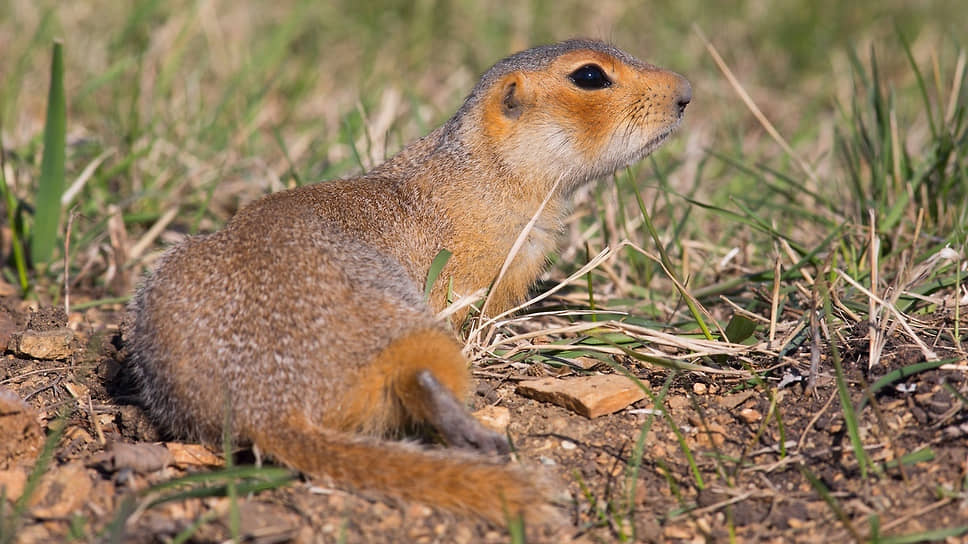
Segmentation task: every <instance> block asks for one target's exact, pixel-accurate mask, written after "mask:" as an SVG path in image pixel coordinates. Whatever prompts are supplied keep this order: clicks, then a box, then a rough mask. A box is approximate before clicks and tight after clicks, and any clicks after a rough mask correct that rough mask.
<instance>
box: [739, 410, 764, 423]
mask: <svg viewBox="0 0 968 544" xmlns="http://www.w3.org/2000/svg"><path fill="white" fill-rule="evenodd" d="M739 417H741V418H743V421H745V422H747V423H756V422H757V421H760V420H761V419H763V414H761V413H759V412H758V411H756V410H754V409H752V408H743V409H742V410H740V412H739Z"/></svg>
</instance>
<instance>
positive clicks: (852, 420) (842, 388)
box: [818, 281, 871, 478]
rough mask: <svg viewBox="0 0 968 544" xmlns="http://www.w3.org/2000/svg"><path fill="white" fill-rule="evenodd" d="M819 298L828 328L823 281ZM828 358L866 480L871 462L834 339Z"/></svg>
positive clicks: (829, 313)
mask: <svg viewBox="0 0 968 544" xmlns="http://www.w3.org/2000/svg"><path fill="white" fill-rule="evenodd" d="M818 285H819V288H820V296H821V297H822V299H823V313H824V319H825V320H826V322H827V325H828V327H829V326H832V325H831V324H832V323H833V310H832V309H831V306H832V305H831V302H830V291H829V289H830V286H829V285H828V284H827V283H826V282H823V281H819V282H818ZM829 345H830V358H831V359H832V360H833V363H834V373H835V376H836V380H837V395H838V396H839V397H840V408H841V410H842V411H843V414H844V424H845V425H846V426H847V435H848V436H849V437H850V445H851V447H852V448H853V450H854V456H855V457H856V458H857V466H858V468H859V469H860V476H861V478H867V470H868V468H869V467H870V466H871V461H870V459H869V458H868V457H867V452H866V451H865V450H864V442H863V440H862V439H861V437H860V426H859V425H858V424H857V412H855V411H854V405H853V403H851V400H850V390H849V388H848V385H847V376H846V375H845V374H844V366H843V364H842V362H841V358H840V349H839V348H838V347H837V342H836V339H835V338H830V340H829Z"/></svg>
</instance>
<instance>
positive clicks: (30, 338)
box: [11, 327, 74, 359]
mask: <svg viewBox="0 0 968 544" xmlns="http://www.w3.org/2000/svg"><path fill="white" fill-rule="evenodd" d="M73 341H74V331H72V330H70V329H68V328H67V327H59V328H56V329H51V330H48V331H35V330H32V329H27V330H25V331H24V332H22V333H20V334H19V335H14V337H13V338H12V339H11V345H12V346H13V351H15V352H16V353H18V354H20V355H24V356H27V357H30V358H32V359H67V358H69V357H70V356H71V354H73V353H74V349H73V347H72V346H71V344H72V342H73Z"/></svg>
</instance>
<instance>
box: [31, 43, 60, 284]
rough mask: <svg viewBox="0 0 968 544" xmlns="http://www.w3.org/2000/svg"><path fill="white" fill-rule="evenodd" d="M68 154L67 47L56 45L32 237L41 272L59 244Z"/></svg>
mask: <svg viewBox="0 0 968 544" xmlns="http://www.w3.org/2000/svg"><path fill="white" fill-rule="evenodd" d="M66 153H67V103H66V98H65V96H64V46H63V44H62V43H61V42H54V48H53V56H52V59H51V64H50V93H49V94H48V95H47V122H46V124H45V126H44V156H43V159H42V162H41V166H40V181H39V184H38V187H37V200H36V202H35V203H34V207H35V211H34V226H33V231H32V236H31V238H30V260H31V262H32V263H33V265H34V266H35V267H39V268H41V269H46V267H47V265H48V263H49V261H50V258H51V254H52V253H53V252H54V244H55V243H56V242H57V227H58V224H59V222H60V213H61V205H60V199H61V194H62V193H63V192H64V163H65V162H66Z"/></svg>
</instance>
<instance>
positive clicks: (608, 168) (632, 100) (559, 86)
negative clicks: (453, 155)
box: [455, 40, 692, 192]
mask: <svg viewBox="0 0 968 544" xmlns="http://www.w3.org/2000/svg"><path fill="white" fill-rule="evenodd" d="M691 98H692V89H691V87H690V85H689V82H688V81H686V79H685V78H683V77H682V76H680V75H679V74H676V73H674V72H670V71H667V70H663V69H661V68H658V67H656V66H653V65H650V64H647V63H645V62H642V61H640V60H638V59H636V58H635V57H632V56H631V55H629V54H627V53H625V52H623V51H621V50H619V49H617V48H615V47H612V46H610V45H607V44H605V43H602V42H598V41H590V40H570V41H567V42H562V43H559V44H555V45H549V46H544V47H536V48H534V49H529V50H527V51H523V52H521V53H518V54H516V55H512V56H510V57H508V58H506V59H504V60H502V61H500V62H498V63H497V64H496V65H494V67H492V68H491V69H490V70H488V72H487V73H485V74H484V76H483V77H482V78H481V81H480V83H479V84H478V86H477V87H476V88H475V89H474V91H473V92H472V93H471V95H470V96H469V97H468V99H467V101H466V102H465V104H464V106H463V107H462V108H461V110H460V111H459V112H458V114H457V115H456V116H455V120H461V121H462V123H461V125H462V126H461V131H460V132H461V140H462V143H463V144H464V145H465V146H466V147H467V149H469V150H472V151H483V150H484V149H486V148H487V147H491V148H492V149H490V150H489V151H490V152H491V154H492V156H493V157H495V158H496V159H497V160H501V161H503V162H504V166H505V168H507V169H508V170H509V171H510V172H511V174H512V178H516V179H522V180H528V181H534V182H539V183H538V185H542V186H544V185H547V186H548V187H549V188H550V184H551V183H554V182H555V181H556V180H557V179H559V178H560V180H561V185H560V187H561V190H562V191H564V192H571V191H572V190H574V189H575V188H577V187H579V186H580V185H581V184H583V183H585V182H587V181H590V180H592V179H595V178H598V177H601V176H605V175H608V174H611V173H613V172H615V171H616V170H618V169H620V168H623V167H625V166H628V165H629V164H632V163H634V162H636V161H638V160H640V159H642V158H643V157H645V156H646V155H648V154H649V153H650V152H651V151H652V150H654V149H655V148H656V147H658V146H659V145H660V144H661V143H662V142H663V141H664V140H665V139H666V138H667V137H668V136H669V135H670V134H671V133H672V132H673V131H674V130H675V129H676V128H677V127H678V126H679V123H680V122H681V120H682V115H683V112H684V111H685V107H686V105H687V104H688V103H689V101H690V100H691ZM475 106H476V107H475ZM478 115H479V116H480V117H479V118H478V119H474V121H472V122H470V123H467V122H466V121H467V119H464V117H466V116H474V117H476V116H478Z"/></svg>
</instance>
